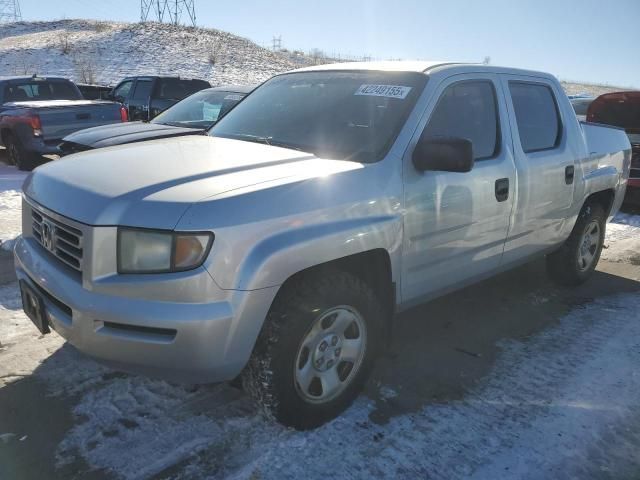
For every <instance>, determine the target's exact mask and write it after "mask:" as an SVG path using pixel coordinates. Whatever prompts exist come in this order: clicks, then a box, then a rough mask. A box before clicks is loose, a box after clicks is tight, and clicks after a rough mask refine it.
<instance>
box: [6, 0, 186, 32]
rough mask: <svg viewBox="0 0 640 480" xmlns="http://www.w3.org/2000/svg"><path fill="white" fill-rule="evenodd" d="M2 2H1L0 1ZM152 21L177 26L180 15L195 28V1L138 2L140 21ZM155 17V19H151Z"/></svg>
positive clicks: (141, 0) (153, 0)
mask: <svg viewBox="0 0 640 480" xmlns="http://www.w3.org/2000/svg"><path fill="white" fill-rule="evenodd" d="M0 1H2V0H0ZM149 14H151V17H152V19H154V20H156V21H158V22H160V23H164V21H165V18H166V19H167V20H168V22H169V23H173V24H174V25H179V24H180V23H181V19H182V15H183V14H186V15H187V17H189V22H190V23H191V25H192V26H194V27H195V26H196V1H195V0H140V21H141V22H146V21H147V20H149ZM153 17H155V18H153Z"/></svg>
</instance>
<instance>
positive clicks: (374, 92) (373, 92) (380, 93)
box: [354, 85, 411, 100]
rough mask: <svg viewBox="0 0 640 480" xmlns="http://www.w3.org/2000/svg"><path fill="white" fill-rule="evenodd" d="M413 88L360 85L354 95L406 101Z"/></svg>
mask: <svg viewBox="0 0 640 480" xmlns="http://www.w3.org/2000/svg"><path fill="white" fill-rule="evenodd" d="M410 91H411V87H405V86H402V85H360V87H358V90H356V93H354V95H368V96H370V97H387V98H399V99H401V100H402V99H404V98H406V96H407V95H409V92H410Z"/></svg>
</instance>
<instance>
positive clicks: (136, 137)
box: [62, 122, 203, 148]
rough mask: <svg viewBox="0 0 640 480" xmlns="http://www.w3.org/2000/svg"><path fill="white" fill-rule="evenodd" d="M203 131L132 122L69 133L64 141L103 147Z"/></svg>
mask: <svg viewBox="0 0 640 480" xmlns="http://www.w3.org/2000/svg"><path fill="white" fill-rule="evenodd" d="M202 132H203V129H198V128H184V127H174V126H171V125H162V124H159V123H143V122H130V123H115V124H112V125H103V126H101V127H93V128H86V129H84V130H80V131H79V132H75V133H72V134H71V135H67V136H66V137H64V138H63V139H62V141H63V142H70V143H73V144H76V145H82V146H84V147H89V148H101V147H110V146H113V145H122V144H123V143H133V142H141V141H144V140H153V139H157V138H170V137H179V136H182V135H198V134H201V133H202Z"/></svg>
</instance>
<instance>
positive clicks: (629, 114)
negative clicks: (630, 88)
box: [587, 92, 640, 143]
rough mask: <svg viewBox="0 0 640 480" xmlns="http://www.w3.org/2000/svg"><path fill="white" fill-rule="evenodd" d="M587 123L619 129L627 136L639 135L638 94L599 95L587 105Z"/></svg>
mask: <svg viewBox="0 0 640 480" xmlns="http://www.w3.org/2000/svg"><path fill="white" fill-rule="evenodd" d="M587 121H589V122H595V123H604V124H606V125H614V126H616V127H621V128H624V129H625V131H626V132H627V133H628V134H631V135H635V136H637V135H638V134H640V92H615V93H605V94H604V95H600V96H599V97H598V98H596V99H595V100H594V101H593V102H591V105H589V110H588V111H587ZM639 142H640V140H637V141H636V142H633V141H632V143H639Z"/></svg>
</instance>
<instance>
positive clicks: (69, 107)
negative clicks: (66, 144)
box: [3, 100, 121, 142]
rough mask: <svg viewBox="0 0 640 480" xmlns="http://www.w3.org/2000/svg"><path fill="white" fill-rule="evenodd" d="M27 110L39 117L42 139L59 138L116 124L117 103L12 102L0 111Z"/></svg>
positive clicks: (92, 101) (118, 106)
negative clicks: (79, 131) (87, 129)
mask: <svg viewBox="0 0 640 480" xmlns="http://www.w3.org/2000/svg"><path fill="white" fill-rule="evenodd" d="M10 109H30V110H32V111H33V113H36V114H37V115H38V116H39V117H40V122H41V124H42V137H43V139H44V141H45V142H49V141H52V140H59V139H62V138H63V137H64V136H66V135H68V134H70V133H73V132H76V131H78V130H81V129H84V128H90V127H95V126H99V125H106V124H110V123H119V122H120V121H121V117H120V105H119V104H117V103H115V102H109V101H103V100H45V101H27V102H11V103H7V104H5V105H3V110H10Z"/></svg>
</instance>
